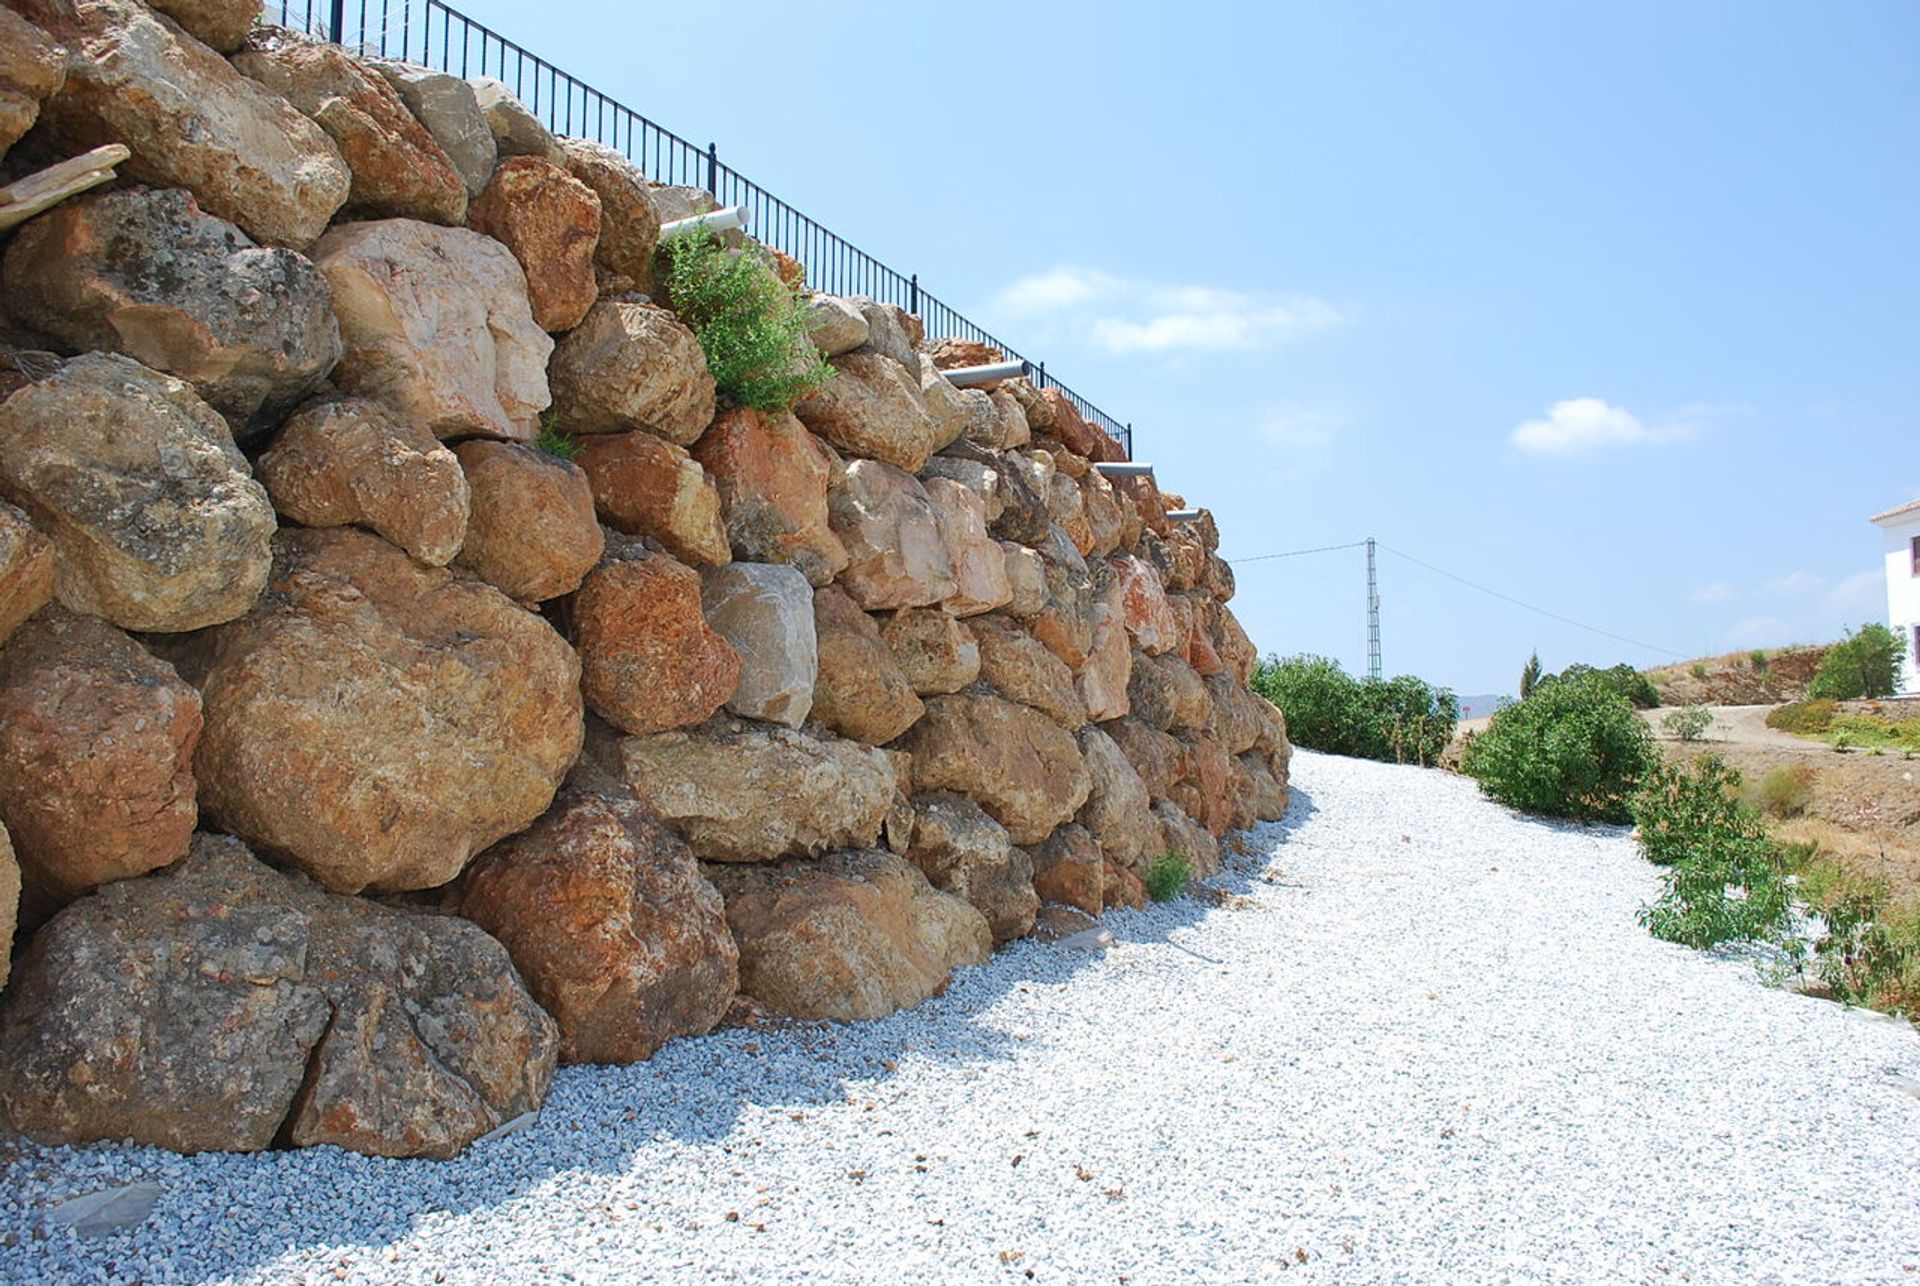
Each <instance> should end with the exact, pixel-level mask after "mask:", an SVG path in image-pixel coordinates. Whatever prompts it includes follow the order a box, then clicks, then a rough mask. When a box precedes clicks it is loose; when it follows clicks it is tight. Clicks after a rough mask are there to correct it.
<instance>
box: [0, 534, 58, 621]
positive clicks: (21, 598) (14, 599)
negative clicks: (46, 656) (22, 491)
mask: <svg viewBox="0 0 1920 1286" xmlns="http://www.w3.org/2000/svg"><path fill="white" fill-rule="evenodd" d="M53 564H54V556H53V542H52V541H51V540H48V539H47V538H46V537H45V536H42V535H41V534H40V533H39V532H38V531H36V530H35V529H34V526H33V524H32V523H30V522H28V521H27V516H26V515H25V514H23V513H21V512H20V511H19V510H18V509H16V508H14V507H13V506H12V505H10V504H8V503H7V502H6V501H4V500H0V645H4V644H5V643H6V641H7V640H8V639H9V638H11V637H13V632H14V631H15V630H17V629H19V628H20V627H21V626H22V625H24V624H26V623H27V618H28V617H30V616H32V615H33V614H34V613H35V612H37V611H39V610H40V609H41V608H43V607H45V606H46V605H47V604H48V603H49V602H50V601H52V599H53Z"/></svg>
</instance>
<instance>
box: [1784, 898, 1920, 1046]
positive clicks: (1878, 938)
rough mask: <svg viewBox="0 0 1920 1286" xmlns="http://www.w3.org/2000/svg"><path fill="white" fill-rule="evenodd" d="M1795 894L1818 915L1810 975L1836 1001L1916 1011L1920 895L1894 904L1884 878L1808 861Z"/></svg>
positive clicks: (1918, 1006) (1919, 981)
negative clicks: (1830, 993) (1811, 974)
mask: <svg viewBox="0 0 1920 1286" xmlns="http://www.w3.org/2000/svg"><path fill="white" fill-rule="evenodd" d="M1799 891H1800V894H1801V896H1802V897H1804V898H1805V899H1806V902H1807V907H1808V909H1809V910H1811V911H1812V912H1814V914H1816V915H1818V916H1819V917H1820V923H1821V925H1822V926H1823V930H1824V931H1823V932H1822V933H1821V935H1820V937H1819V938H1817V939H1816V940H1815V942H1814V944H1813V956H1814V963H1813V972H1814V976H1816V977H1817V978H1819V979H1820V981H1822V982H1824V983H1825V984H1826V985H1827V986H1828V987H1829V988H1831V989H1832V991H1833V995H1834V998H1835V999H1836V1000H1840V1001H1844V1002H1845V1003H1847V1004H1851V1005H1871V1006H1873V1007H1874V1008H1876V1009H1884V1010H1888V1011H1891V1012H1895V1013H1907V1014H1913V1013H1920V900H1915V899H1909V900H1908V901H1907V902H1906V903H1905V904H1904V905H1900V904H1896V903H1895V902H1894V900H1893V898H1892V896H1891V895H1890V893H1889V892H1888V889H1887V886H1886V883H1885V882H1884V881H1882V880H1879V879H1876V878H1874V877H1872V876H1868V875H1864V874H1862V873H1861V872H1859V871H1857V870H1854V869H1852V868H1851V867H1848V866H1845V865H1842V864H1839V863H1836V862H1830V861H1828V862H1823V861H1818V860H1809V861H1807V862H1806V863H1805V865H1804V866H1803V868H1802V870H1801V873H1800V890H1799Z"/></svg>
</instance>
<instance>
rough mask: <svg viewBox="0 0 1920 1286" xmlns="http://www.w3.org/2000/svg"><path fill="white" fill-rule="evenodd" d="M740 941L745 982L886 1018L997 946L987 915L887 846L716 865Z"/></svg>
mask: <svg viewBox="0 0 1920 1286" xmlns="http://www.w3.org/2000/svg"><path fill="white" fill-rule="evenodd" d="M712 877H713V880H714V883H715V884H717V885H718V886H719V887H720V891H721V893H722V894H723V895H724V896H725V897H726V900H727V923H728V925H729V926H730V927H731V928H732V930H733V936H734V940H735V941H736V942H738V943H739V944H740V990H741V991H742V992H743V993H745V994H746V995H748V996H751V997H753V999H755V1000H757V1001H759V1002H760V1003H761V1004H763V1005H765V1006H767V1007H768V1008H769V1009H773V1010H775V1011H777V1012H779V1013H783V1014H788V1015H791V1016H792V1017H795V1018H810V1019H821V1018H826V1019H835V1020H838V1021H841V1022H853V1021H857V1020H860V1019H872V1018H882V1017H885V1016H886V1015H887V1014H890V1013H892V1012H894V1011H895V1010H897V1009H904V1008H906V1007H907V1006H909V1005H916V1004H919V1003H920V1002H921V1001H922V1000H925V999H927V998H928V997H929V996H933V995H936V994H938V993H939V991H940V990H941V989H942V988H943V987H945V986H946V984H947V979H948V977H949V976H950V975H951V973H952V971H953V970H954V968H955V967H957V966H960V965H972V964H981V963H983V962H985V960H986V959H987V957H988V956H989V955H991V954H992V952H993V937H992V934H991V933H990V931H989V930H988V928H987V922H986V918H985V917H984V916H982V915H981V914H980V913H979V912H978V911H976V910H974V909H973V908H972V907H970V906H968V905H967V904H966V903H965V902H963V901H962V900H960V899H959V898H957V897H954V896H953V895H952V894H950V893H942V892H940V891H939V890H938V889H936V888H934V887H933V886H932V885H930V884H928V883H927V879H926V877H925V876H924V875H922V874H921V873H920V872H919V870H917V869H916V868H915V867H913V866H912V865H911V864H909V863H908V862H906V861H903V860H902V859H900V858H898V857H895V856H894V855H893V854H891V853H883V852H878V851H873V850H859V851H853V852H841V853H832V854H829V855H828V856H827V857H825V858H822V859H821V860H820V861H817V862H781V863H779V864H778V865H773V866H754V867H726V868H715V869H714V870H713V871H712Z"/></svg>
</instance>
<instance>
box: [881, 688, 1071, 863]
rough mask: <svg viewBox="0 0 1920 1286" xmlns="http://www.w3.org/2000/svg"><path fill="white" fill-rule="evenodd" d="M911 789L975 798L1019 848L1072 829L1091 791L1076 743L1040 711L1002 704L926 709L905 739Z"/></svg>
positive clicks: (957, 703)
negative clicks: (1064, 825)
mask: <svg viewBox="0 0 1920 1286" xmlns="http://www.w3.org/2000/svg"><path fill="white" fill-rule="evenodd" d="M906 748H907V749H908V750H909V751H910V752H911V753H912V755H913V780H914V785H915V786H917V787H918V788H919V789H921V790H957V791H959V792H961V793H962V794H964V795H969V796H971V797H972V798H973V799H974V800H975V801H976V802H977V803H979V804H980V805H981V807H983V808H985V809H986V810H987V811H988V812H989V813H991V814H992V815H993V818H994V820H995V821H997V822H999V823H1000V824H1001V825H1002V826H1004V827H1006V828H1007V834H1008V835H1009V836H1010V837H1011V838H1012V840H1013V842H1014V843H1015V844H1037V843H1038V842H1040V841H1041V840H1042V839H1045V838H1046V836H1047V835H1048V833H1050V832H1051V831H1052V830H1053V828H1054V827H1056V826H1058V825H1059V824H1060V823H1062V822H1065V821H1070V820H1071V819H1072V818H1073V815H1074V814H1075V813H1077V812H1079V811H1080V806H1081V805H1082V804H1084V803H1086V802H1087V794H1088V792H1089V791H1090V790H1091V789H1092V783H1091V781H1090V780H1089V778H1088V776H1087V766H1086V762H1085V760H1084V759H1082V757H1081V754H1080V747H1079V746H1078V745H1076V744H1075V742H1074V739H1073V737H1072V735H1071V734H1070V733H1068V732H1066V731H1065V730H1064V729H1062V728H1061V727H1060V725H1059V724H1057V723H1055V722H1053V720H1051V719H1049V718H1047V717H1046V716H1045V715H1043V714H1041V713H1040V712H1039V711H1037V710H1034V709H1031V708H1029V707H1027V706H1023V705H1018V704H1015V703H1014V702H1011V701H1005V700H1002V699H1001V698H999V697H994V696H986V695H955V696H942V697H935V698H933V699H932V700H931V701H929V702H927V713H926V714H925V716H923V717H922V718H921V720H920V722H919V723H917V724H915V725H914V727H913V730H912V731H911V732H910V733H909V734H908V737H907V742H906Z"/></svg>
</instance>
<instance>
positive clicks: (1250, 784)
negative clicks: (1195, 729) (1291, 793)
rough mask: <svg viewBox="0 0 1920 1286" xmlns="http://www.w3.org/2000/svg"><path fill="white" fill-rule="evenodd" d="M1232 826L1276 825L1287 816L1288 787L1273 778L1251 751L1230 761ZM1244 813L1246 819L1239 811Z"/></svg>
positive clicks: (1266, 765)
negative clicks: (1231, 771)
mask: <svg viewBox="0 0 1920 1286" xmlns="http://www.w3.org/2000/svg"><path fill="white" fill-rule="evenodd" d="M1233 790H1234V803H1235V818H1234V821H1235V824H1236V826H1240V827H1244V826H1247V825H1251V824H1252V823H1253V822H1277V821H1279V820H1280V819H1281V818H1282V817H1285V816H1286V815H1287V803H1288V797H1287V783H1286V782H1285V781H1283V780H1281V779H1280V778H1279V777H1278V776H1276V775H1275V774H1274V771H1273V768H1272V766H1271V765H1270V764H1269V763H1268V762H1267V760H1266V759H1265V758H1263V757H1262V756H1260V755H1258V754H1255V753H1253V752H1251V751H1249V752H1248V753H1246V754H1244V755H1236V756H1234V760H1233ZM1241 809H1244V810H1245V814H1246V816H1245V818H1244V819H1243V818H1242V817H1241V816H1240V810H1241Z"/></svg>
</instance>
